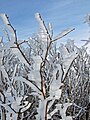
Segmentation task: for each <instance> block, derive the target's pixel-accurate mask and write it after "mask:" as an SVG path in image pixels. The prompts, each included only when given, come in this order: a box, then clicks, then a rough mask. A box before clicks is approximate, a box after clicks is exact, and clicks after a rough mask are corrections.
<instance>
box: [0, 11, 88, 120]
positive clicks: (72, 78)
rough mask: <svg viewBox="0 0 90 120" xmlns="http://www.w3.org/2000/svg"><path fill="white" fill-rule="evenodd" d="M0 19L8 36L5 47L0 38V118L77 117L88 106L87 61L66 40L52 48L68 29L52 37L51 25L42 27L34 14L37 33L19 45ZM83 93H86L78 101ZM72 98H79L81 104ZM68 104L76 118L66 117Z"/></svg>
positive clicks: (52, 119) (67, 119) (48, 119)
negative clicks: (74, 110) (76, 108)
mask: <svg viewBox="0 0 90 120" xmlns="http://www.w3.org/2000/svg"><path fill="white" fill-rule="evenodd" d="M0 16H1V18H2V19H3V21H4V24H5V25H6V28H7V30H5V31H6V33H7V37H8V42H7V43H5V42H4V40H3V39H2V37H1V40H0V84H1V87H0V115H1V120H5V119H6V120H9V119H13V120H14V119H15V120H20V119H21V120H34V119H36V120H58V119H62V120H72V119H73V118H77V116H78V115H79V113H81V110H84V111H85V110H86V106H87V104H88V103H89V102H88V92H89V88H88V87H89V63H90V58H89V56H88V54H87V53H86V50H85V49H84V48H82V49H79V48H77V47H76V46H75V45H74V41H72V40H69V41H68V42H67V44H66V45H64V44H61V45H60V46H59V47H58V48H57V46H56V41H57V40H59V39H60V38H62V37H64V36H66V35H67V34H68V33H70V32H71V31H73V30H74V29H70V28H69V29H66V30H64V31H63V32H61V33H60V34H59V35H57V36H56V37H53V30H52V26H51V24H49V25H48V27H47V26H46V25H45V23H44V21H43V19H42V18H41V16H40V14H39V13H36V14H35V17H36V19H37V21H38V23H39V26H40V30H39V31H38V33H37V34H36V35H34V36H32V37H30V38H29V39H28V40H21V41H20V40H18V39H17V35H16V30H15V29H14V28H13V26H12V25H11V23H10V21H9V19H8V17H7V15H5V14H0ZM8 30H9V33H10V35H9V34H8ZM25 44H26V46H27V47H26V46H25ZM85 76H86V77H85ZM87 86H88V87H87ZM85 91H86V93H87V95H86V96H85V100H84V101H83V97H84V95H85V94H83V92H85ZM82 94H83V95H82ZM81 95H82V97H81ZM76 97H79V98H80V97H81V98H80V100H82V101H83V102H81V101H80V100H78V99H76ZM84 104H85V106H84ZM70 106H74V108H75V106H77V107H78V108H81V109H80V111H79V112H78V113H77V114H76V112H73V116H67V114H66V112H67V109H68V108H69V107H70ZM69 110H71V108H69ZM70 115H71V114H70Z"/></svg>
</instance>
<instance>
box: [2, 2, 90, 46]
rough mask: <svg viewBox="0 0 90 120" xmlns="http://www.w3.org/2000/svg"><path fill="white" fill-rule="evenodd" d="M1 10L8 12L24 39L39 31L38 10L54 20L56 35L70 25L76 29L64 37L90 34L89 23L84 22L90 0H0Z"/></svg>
mask: <svg viewBox="0 0 90 120" xmlns="http://www.w3.org/2000/svg"><path fill="white" fill-rule="evenodd" d="M0 12H1V13H6V14H8V16H9V18H10V21H11V23H12V24H13V26H14V28H15V29H16V30H17V35H18V37H19V38H20V39H26V38H28V37H29V36H31V35H32V34H33V33H35V32H37V30H38V24H37V21H36V20H35V17H34V14H35V13H36V12H39V13H40V14H41V15H42V17H43V18H44V20H45V22H46V24H48V23H52V25H53V29H54V35H56V34H58V33H59V32H60V31H62V30H64V29H66V28H73V27H74V28H75V29H76V30H75V31H74V32H72V33H71V34H69V35H68V36H67V37H65V38H63V39H62V42H63V41H66V39H68V38H70V39H75V42H76V43H77V44H79V42H80V39H85V38H86V39H87V38H88V37H89V35H90V34H89V29H90V28H89V27H88V25H87V24H85V23H84V18H85V16H86V15H87V14H88V13H90V0H0Z"/></svg>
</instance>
